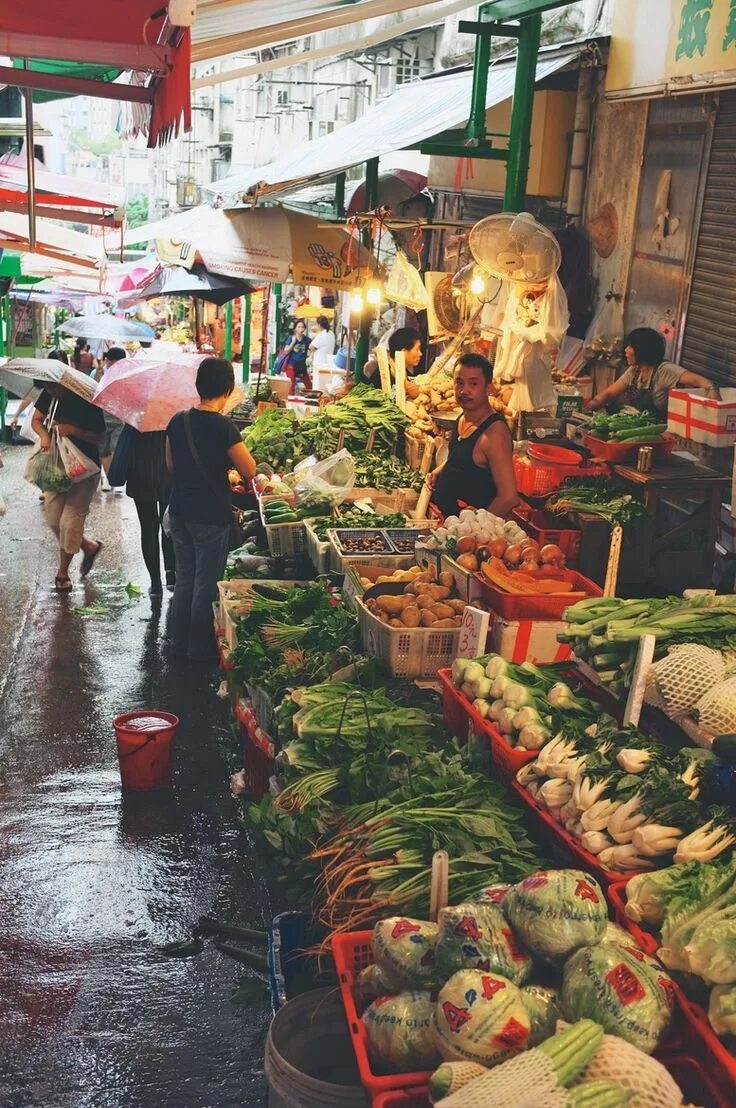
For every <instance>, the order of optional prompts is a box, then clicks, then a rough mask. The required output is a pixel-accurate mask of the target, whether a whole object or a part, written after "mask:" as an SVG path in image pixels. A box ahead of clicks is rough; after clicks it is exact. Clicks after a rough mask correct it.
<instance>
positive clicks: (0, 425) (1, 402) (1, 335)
mask: <svg viewBox="0 0 736 1108" xmlns="http://www.w3.org/2000/svg"><path fill="white" fill-rule="evenodd" d="M7 319H8V313H7V298H6V297H5V296H3V297H0V357H3V356H4V354H5V328H6V326H7ZM7 410H8V393H7V390H6V389H0V432H2V437H3V438H5V413H6V412H7Z"/></svg>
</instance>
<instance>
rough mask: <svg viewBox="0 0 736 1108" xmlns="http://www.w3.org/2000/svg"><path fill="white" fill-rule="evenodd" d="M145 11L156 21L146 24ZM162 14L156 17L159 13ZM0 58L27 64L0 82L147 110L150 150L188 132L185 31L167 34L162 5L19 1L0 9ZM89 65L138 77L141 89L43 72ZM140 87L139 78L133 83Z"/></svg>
mask: <svg viewBox="0 0 736 1108" xmlns="http://www.w3.org/2000/svg"><path fill="white" fill-rule="evenodd" d="M152 12H153V13H155V17H152ZM161 12H163V14H159V13H161ZM0 54H7V55H9V56H10V57H11V58H27V59H29V66H30V72H29V70H23V69H14V68H11V67H9V66H1V67H0V82H2V83H4V84H8V85H18V86H21V87H25V88H33V89H45V90H48V89H51V90H53V91H57V92H59V93H60V94H69V95H92V96H104V97H106V98H108V99H114V100H132V101H134V102H137V103H144V104H150V105H151V122H150V127H149V146H156V145H157V144H159V143H161V142H165V141H166V139H167V138H168V137H169V136H170V134H172V133H178V131H179V128H180V126H181V124H182V121H183V123H184V127H185V129H189V127H190V125H191V107H190V92H189V62H190V41H189V30H188V29H184V28H181V27H174V26H172V24H171V23H170V21H169V18H168V3H167V0H163V2H162V3H161V4H160V5H159V6H158V8H156V6H155V5H154V4H153V3H152V2H151V0H21V2H20V3H17V4H11V3H5V4H3V11H2V15H1V16H0ZM45 59H50V60H53V61H56V62H72V63H94V64H99V65H105V66H109V67H111V69H118V70H132V71H134V72H135V73H138V74H144V75H145V77H144V81H145V83H143V84H141V83H132V84H129V85H126V84H117V83H116V84H111V83H110V82H104V81H95V80H89V79H83V78H80V77H74V75H73V74H74V67H73V66H70V67H69V70H68V73H67V72H63V73H62V74H60V73H59V67H58V66H54V67H53V69H54V72H53V73H48V72H46V73H45V72H43V61H44V60H45ZM136 80H137V81H138V82H140V78H137V79H136Z"/></svg>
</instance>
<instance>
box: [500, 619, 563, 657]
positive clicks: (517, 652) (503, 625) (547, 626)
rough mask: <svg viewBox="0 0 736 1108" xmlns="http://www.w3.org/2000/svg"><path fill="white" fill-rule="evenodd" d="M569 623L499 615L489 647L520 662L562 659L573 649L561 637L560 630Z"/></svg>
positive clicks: (502, 655)
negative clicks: (558, 637) (508, 617)
mask: <svg viewBox="0 0 736 1108" xmlns="http://www.w3.org/2000/svg"><path fill="white" fill-rule="evenodd" d="M566 626H567V624H565V623H563V622H562V621H561V620H537V619H521V620H506V619H501V618H500V617H498V616H497V617H496V618H495V619H494V621H493V623H492V624H491V630H490V633H489V635H488V650H489V651H492V652H493V653H494V654H500V655H501V657H502V658H506V659H507V660H508V661H509V662H516V663H517V664H518V663H520V662H534V663H535V664H536V665H544V664H546V663H548V662H562V661H564V660H565V659H566V658H569V657H570V655H571V653H572V651H571V650H570V647H569V646H568V645H567V643H560V642H558V641H557V634H558V632H560V631H564V630H565V628H566Z"/></svg>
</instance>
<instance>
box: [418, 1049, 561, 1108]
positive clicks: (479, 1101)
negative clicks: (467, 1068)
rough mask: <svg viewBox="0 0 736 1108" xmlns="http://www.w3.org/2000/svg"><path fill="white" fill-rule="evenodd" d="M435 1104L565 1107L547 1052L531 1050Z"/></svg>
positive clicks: (474, 1107)
mask: <svg viewBox="0 0 736 1108" xmlns="http://www.w3.org/2000/svg"><path fill="white" fill-rule="evenodd" d="M437 1103H438V1106H439V1108H489V1105H493V1108H520V1105H521V1104H525V1105H526V1104H528V1105H529V1106H530V1108H540V1106H541V1105H544V1108H566V1106H567V1090H566V1089H565V1088H563V1086H562V1085H560V1082H559V1079H558V1077H557V1071H556V1070H555V1067H554V1065H553V1063H552V1061H551V1060H550V1059H549V1058H548V1057H547V1055H546V1054H542V1053H541V1051H538V1050H531V1051H529V1053H528V1054H524V1055H522V1056H521V1057H519V1058H513V1059H512V1060H511V1061H510V1062H505V1063H504V1064H503V1065H502V1066H498V1067H497V1068H496V1069H493V1070H490V1071H489V1072H488V1073H487V1074H486V1075H485V1076H484V1077H478V1078H476V1080H475V1081H471V1082H470V1083H469V1084H468V1085H465V1086H464V1087H463V1088H462V1089H458V1091H457V1092H456V1093H453V1094H452V1096H448V1097H445V1099H444V1100H440V1101H438V1102H437Z"/></svg>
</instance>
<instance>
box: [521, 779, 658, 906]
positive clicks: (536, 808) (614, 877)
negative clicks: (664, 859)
mask: <svg viewBox="0 0 736 1108" xmlns="http://www.w3.org/2000/svg"><path fill="white" fill-rule="evenodd" d="M511 786H512V788H513V789H514V791H515V792H516V793H517V795H518V796H519V799H520V800H521V801H522V803H523V804H526V806H527V807H528V808H531V810H532V811H533V812H534V813H535V814H536V816H537V818H538V819H539V820H540V821H541V822H542V823H543V824H544V825H545V827H548V828H549V830H550V831H551V832H552V834H553V836H554V837H555V838H557V839H559V841H560V842H561V843H562V844H563V845H564V846H565V847H566V848H567V851H568V853H570V854H571V855H572V857H573V858H574V859H575V861H576V862H577V863H578V865H580V866H581V867H582V868H583V869H587V870H589V871H590V872H591V873H592V874H593V876H594V877H596V878H597V879H598V880H599V881H600V882H601V883H602V884H603V885H604V886H606V890H608V888H609V887H610V886H611V885H623V884H626V882H627V881H628V880H629V879H630V878H632V877H635V876H636V873H635V871H632V872H631V873H625V874H622V873H618V872H616V873H614V872H613V870H607V869H604V868H603V866H601V864H600V862H599V861H598V858H597V856H596V855H595V854H591V853H590V852H589V851H587V850H584V849H583V847H582V846H581V845H580V843H579V842H578V840H577V839H576V838H575V836H574V835H571V834H570V833H569V831H566V830H565V828H564V827H563V826H562V825H561V824H559V823H557V821H556V820H554V819H552V816H551V815H550V814H549V812H547V811H546V810H545V809H544V808H543V807H542V806H541V804H537V802H536V800H535V799H534V797H533V796H531V795H530V794H529V793H528V792H527V791H526V789H525V788H523V787H522V786H521V785H520V784H519V782H518V781H512V782H511Z"/></svg>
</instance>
